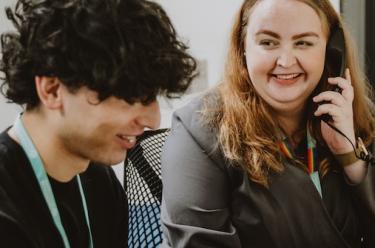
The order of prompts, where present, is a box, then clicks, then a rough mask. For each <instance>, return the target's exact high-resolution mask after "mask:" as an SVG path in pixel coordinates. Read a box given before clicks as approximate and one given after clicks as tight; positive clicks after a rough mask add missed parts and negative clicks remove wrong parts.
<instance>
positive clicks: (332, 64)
mask: <svg viewBox="0 0 375 248" xmlns="http://www.w3.org/2000/svg"><path fill="white" fill-rule="evenodd" d="M325 63H326V67H327V70H328V76H329V77H345V69H346V54H345V38H344V31H343V29H342V28H341V27H340V26H336V27H335V28H333V30H332V32H331V35H330V38H329V40H328V42H327V48H326V62H325ZM332 87H333V88H328V89H327V90H332V91H336V92H341V88H340V87H338V86H332ZM323 103H326V102H322V103H321V104H323ZM320 119H321V120H322V121H324V122H329V121H330V120H332V117H331V116H330V115H329V114H324V115H322V116H321V117H320Z"/></svg>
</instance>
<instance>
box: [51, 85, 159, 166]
mask: <svg viewBox="0 0 375 248" xmlns="http://www.w3.org/2000/svg"><path fill="white" fill-rule="evenodd" d="M58 122H59V123H56V125H57V126H58V127H59V128H58V130H57V132H58V133H57V143H58V145H59V146H60V149H62V151H64V150H65V152H67V155H73V156H77V157H78V158H81V159H88V160H90V161H96V162H100V163H104V164H108V165H113V164H118V163H119V162H121V161H123V160H124V159H125V156H126V151H127V150H128V149H130V148H132V147H133V146H134V145H135V143H136V136H138V135H140V134H142V133H143V131H144V129H145V128H151V129H154V128H157V127H158V126H159V124H160V110H159V104H158V102H157V101H154V102H152V103H151V104H149V105H147V106H144V105H142V104H141V103H135V104H133V105H130V104H129V103H127V102H125V101H124V100H120V99H118V98H115V97H109V98H107V99H105V100H104V101H102V102H100V101H99V100H98V98H97V93H96V92H94V91H91V90H89V89H87V88H81V89H80V90H78V91H77V92H75V93H70V92H69V91H68V90H67V89H64V100H63V109H62V111H61V118H59V120H58Z"/></svg>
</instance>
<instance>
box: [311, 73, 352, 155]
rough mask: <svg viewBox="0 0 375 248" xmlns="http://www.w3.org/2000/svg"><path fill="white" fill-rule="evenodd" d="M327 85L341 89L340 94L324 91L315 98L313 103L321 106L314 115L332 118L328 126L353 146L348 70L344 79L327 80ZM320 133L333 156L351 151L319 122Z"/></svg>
mask: <svg viewBox="0 0 375 248" xmlns="http://www.w3.org/2000/svg"><path fill="white" fill-rule="evenodd" d="M328 83H330V84H332V85H336V86H338V87H339V88H340V89H341V94H340V93H339V92H336V91H324V92H321V93H320V94H318V95H317V96H315V97H314V98H313V101H314V102H316V103H321V104H320V105H319V107H318V108H317V110H316V111H315V113H314V115H315V116H318V117H319V116H323V115H324V114H329V115H330V116H331V117H332V118H331V120H330V124H332V125H333V126H334V127H336V128H337V129H339V130H340V131H341V132H343V133H344V134H345V135H346V136H347V137H348V138H349V139H350V140H351V141H352V142H353V144H355V133H354V121H353V99H354V91H353V87H352V85H351V78H350V72H349V69H346V70H345V78H342V77H336V78H329V79H328ZM321 132H322V136H323V138H324V140H325V141H326V143H327V145H328V147H329V148H330V150H331V152H332V153H333V154H344V153H348V152H350V151H353V147H352V146H351V144H350V143H349V142H348V140H347V139H346V138H345V137H344V136H342V135H341V134H340V133H338V132H336V131H335V130H333V129H332V128H331V127H330V126H329V125H328V124H327V123H326V122H324V121H321Z"/></svg>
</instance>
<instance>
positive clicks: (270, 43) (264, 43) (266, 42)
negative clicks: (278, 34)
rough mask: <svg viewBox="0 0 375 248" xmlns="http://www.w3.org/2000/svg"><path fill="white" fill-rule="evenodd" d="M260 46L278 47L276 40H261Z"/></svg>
mask: <svg viewBox="0 0 375 248" xmlns="http://www.w3.org/2000/svg"><path fill="white" fill-rule="evenodd" d="M259 45H261V46H264V47H267V48H270V47H275V46H277V42H276V41H274V40H261V41H260V42H259Z"/></svg>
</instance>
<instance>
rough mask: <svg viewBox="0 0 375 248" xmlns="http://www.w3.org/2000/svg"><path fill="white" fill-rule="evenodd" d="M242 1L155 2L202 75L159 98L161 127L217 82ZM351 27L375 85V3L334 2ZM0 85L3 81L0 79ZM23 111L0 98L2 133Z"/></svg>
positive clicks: (0, 5)
mask: <svg viewBox="0 0 375 248" xmlns="http://www.w3.org/2000/svg"><path fill="white" fill-rule="evenodd" d="M242 1H243V0H156V2H159V3H160V4H161V5H162V6H163V7H164V8H165V10H166V11H167V13H168V15H169V16H170V18H171V20H172V22H173V24H174V26H175V28H176V30H177V33H178V35H179V37H180V39H181V40H183V41H185V42H186V43H187V44H188V46H189V47H190V53H191V54H192V55H193V56H194V57H195V58H197V60H198V62H199V65H198V66H199V71H200V75H199V77H197V78H196V79H195V81H194V82H193V85H192V87H191V89H189V91H188V93H187V94H186V95H185V96H184V97H182V99H178V100H165V99H160V103H161V112H162V123H161V127H169V126H170V120H171V114H172V112H173V110H174V109H176V108H178V107H180V106H182V105H183V104H185V103H186V102H187V101H188V100H189V99H190V98H191V97H193V96H194V95H196V94H198V93H199V92H201V91H203V90H205V89H207V88H208V87H211V86H213V85H215V84H216V83H218V82H219V81H220V77H221V75H222V69H223V65H224V58H225V55H226V52H227V45H228V39H229V30H230V28H231V25H232V22H233V19H234V16H235V13H236V10H237V9H238V8H239V6H240V5H241V3H242ZM15 2H16V0H1V1H0V32H1V33H3V32H4V31H11V30H12V29H13V27H12V25H11V23H10V22H9V21H8V20H7V19H6V16H5V12H4V8H5V7H6V6H14V4H15ZM331 2H332V3H333V4H334V6H335V8H336V10H337V11H338V12H340V13H341V14H342V16H343V18H344V20H345V21H346V23H347V25H348V26H349V30H350V32H351V33H352V35H353V36H354V38H355V42H356V44H357V47H358V49H359V56H360V61H361V66H362V68H364V70H365V71H366V73H367V75H368V77H369V79H370V81H371V82H375V32H374V31H375V27H374V24H375V15H373V14H372V15H371V14H370V13H375V1H374V0H341V1H340V0H331ZM0 83H2V82H1V80H0ZM20 111H22V109H21V108H20V107H18V106H16V105H14V104H10V103H6V100H5V98H4V97H3V96H2V95H0V130H3V129H4V128H6V127H8V126H9V125H11V124H12V123H13V121H14V119H15V117H16V115H17V113H19V112H20Z"/></svg>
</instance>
